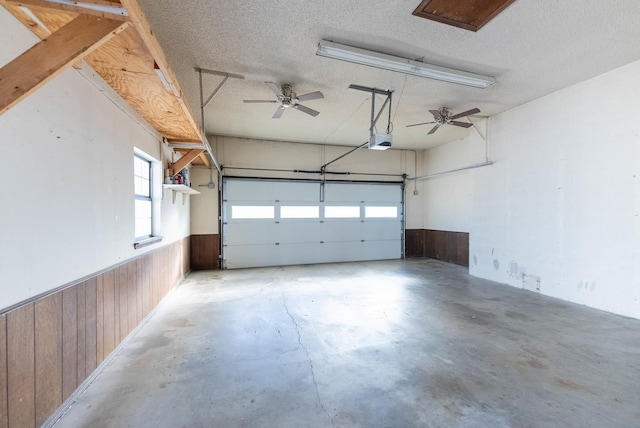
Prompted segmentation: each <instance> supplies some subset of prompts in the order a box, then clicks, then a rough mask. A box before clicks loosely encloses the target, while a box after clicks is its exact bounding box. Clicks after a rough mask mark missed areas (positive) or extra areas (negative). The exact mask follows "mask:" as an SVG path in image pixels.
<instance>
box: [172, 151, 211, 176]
mask: <svg viewBox="0 0 640 428" xmlns="http://www.w3.org/2000/svg"><path fill="white" fill-rule="evenodd" d="M202 152H204V150H202V149H193V150H189V151H188V152H187V153H185V154H183V155H182V157H181V158H180V159H178V161H177V162H175V163H174V164H173V166H172V168H173V175H178V173H180V171H181V170H182V168H184V167H186V166H187V165H189V164H190V163H191V162H193V161H194V160H195V159H196V158H197V157H198V156H200V154H201V153H202Z"/></svg>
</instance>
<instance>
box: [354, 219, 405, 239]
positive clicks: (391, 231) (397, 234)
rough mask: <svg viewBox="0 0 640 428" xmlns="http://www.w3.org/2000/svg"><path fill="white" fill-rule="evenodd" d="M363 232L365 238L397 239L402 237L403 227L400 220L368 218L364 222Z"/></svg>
mask: <svg viewBox="0 0 640 428" xmlns="http://www.w3.org/2000/svg"><path fill="white" fill-rule="evenodd" d="M361 234H362V239H364V240H371V241H375V240H397V239H400V238H401V237H402V229H401V228H400V227H399V224H398V222H389V221H369V220H368V221H365V222H364V223H362V225H361Z"/></svg>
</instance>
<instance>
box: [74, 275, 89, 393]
mask: <svg viewBox="0 0 640 428" xmlns="http://www.w3.org/2000/svg"><path fill="white" fill-rule="evenodd" d="M75 288H76V291H77V315H78V336H77V338H78V367H77V373H78V375H77V377H76V379H77V384H78V385H80V383H81V382H82V381H83V380H84V379H85V378H86V377H87V357H86V355H87V315H86V313H87V299H86V296H87V294H86V290H87V283H86V282H83V283H80V284H78V285H77V286H76V287H75Z"/></svg>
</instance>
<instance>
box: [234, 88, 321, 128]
mask: <svg viewBox="0 0 640 428" xmlns="http://www.w3.org/2000/svg"><path fill="white" fill-rule="evenodd" d="M264 83H266V84H267V86H268V87H269V88H270V89H271V90H272V91H273V92H274V93H275V94H276V99H275V100H244V102H245V103H280V107H278V109H277V110H276V112H275V113H274V114H273V119H279V118H280V117H282V113H284V111H285V110H286V109H288V108H289V107H291V108H294V109H296V110H300V111H301V112H303V113H306V114H308V115H310V116H313V117H316V116H317V115H319V114H320V112H318V111H316V110H313V109H310V108H309V107H305V106H303V105H302V104H300V102H301V101H310V100H317V99H320V98H324V95H322V92H320V91H316V92H310V93H308V94H304V95H296V93H295V92H294V91H293V88H292V87H291V85H287V84H284V85H282V86H278V85H276V84H275V83H273V82H264Z"/></svg>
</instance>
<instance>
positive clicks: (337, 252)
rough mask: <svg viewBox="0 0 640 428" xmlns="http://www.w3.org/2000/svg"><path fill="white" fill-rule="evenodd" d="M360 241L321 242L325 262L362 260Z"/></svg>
mask: <svg viewBox="0 0 640 428" xmlns="http://www.w3.org/2000/svg"><path fill="white" fill-rule="evenodd" d="M364 246H365V245H364V244H363V243H362V242H360V241H355V242H325V243H324V244H322V250H323V256H324V262H325V263H336V262H354V261H359V260H363V258H362V255H363V254H364V251H363V247H364Z"/></svg>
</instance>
